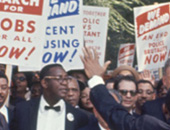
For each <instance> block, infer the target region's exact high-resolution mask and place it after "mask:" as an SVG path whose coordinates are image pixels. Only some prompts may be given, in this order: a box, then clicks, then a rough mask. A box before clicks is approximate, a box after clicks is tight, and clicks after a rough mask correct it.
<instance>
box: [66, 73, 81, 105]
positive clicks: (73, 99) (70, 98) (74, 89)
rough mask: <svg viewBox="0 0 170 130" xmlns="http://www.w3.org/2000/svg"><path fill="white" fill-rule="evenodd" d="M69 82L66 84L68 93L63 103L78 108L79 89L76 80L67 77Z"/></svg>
mask: <svg viewBox="0 0 170 130" xmlns="http://www.w3.org/2000/svg"><path fill="white" fill-rule="evenodd" d="M69 78H70V81H69V83H68V91H67V94H66V97H65V101H66V102H68V103H69V104H71V105H72V106H73V107H77V108H78V107H79V106H78V103H79V100H80V88H79V84H78V81H77V79H76V78H74V77H71V76H69Z"/></svg>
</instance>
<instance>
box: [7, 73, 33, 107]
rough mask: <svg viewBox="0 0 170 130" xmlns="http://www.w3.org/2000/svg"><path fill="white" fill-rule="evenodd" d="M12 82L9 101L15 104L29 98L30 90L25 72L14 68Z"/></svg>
mask: <svg viewBox="0 0 170 130" xmlns="http://www.w3.org/2000/svg"><path fill="white" fill-rule="evenodd" d="M12 82H13V85H12V87H11V89H12V95H11V97H10V103H11V104H12V105H14V106H15V105H16V104H17V103H19V102H22V101H26V100H30V98H31V91H30V88H29V83H28V76H27V74H26V73H24V72H18V70H14V72H13V76H12Z"/></svg>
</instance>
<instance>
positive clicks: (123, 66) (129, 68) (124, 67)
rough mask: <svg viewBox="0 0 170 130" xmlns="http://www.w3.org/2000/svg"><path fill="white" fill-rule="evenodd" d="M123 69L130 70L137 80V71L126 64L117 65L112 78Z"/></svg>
mask: <svg viewBox="0 0 170 130" xmlns="http://www.w3.org/2000/svg"><path fill="white" fill-rule="evenodd" d="M123 70H128V71H130V72H131V73H132V74H133V76H134V77H135V79H136V81H138V80H139V75H138V72H137V71H136V70H135V69H134V68H132V67H131V66H128V65H122V66H119V67H118V68H116V69H115V70H114V71H113V78H115V77H116V76H117V75H118V74H119V73H120V72H121V71H123Z"/></svg>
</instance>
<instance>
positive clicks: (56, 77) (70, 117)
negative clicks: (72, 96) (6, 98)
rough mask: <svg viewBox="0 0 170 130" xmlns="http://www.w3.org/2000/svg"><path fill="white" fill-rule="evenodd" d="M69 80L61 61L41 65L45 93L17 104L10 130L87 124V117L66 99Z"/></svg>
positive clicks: (62, 129)
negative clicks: (60, 63)
mask: <svg viewBox="0 0 170 130" xmlns="http://www.w3.org/2000/svg"><path fill="white" fill-rule="evenodd" d="M69 80H70V78H69V77H68V75H67V73H66V71H65V70H64V68H63V67H62V66H61V65H59V64H50V65H47V66H45V67H44V68H42V70H41V72H40V81H41V85H42V89H43V93H42V96H41V97H40V98H36V99H31V100H30V101H27V102H22V103H19V104H17V106H16V111H15V113H14V120H13V122H12V123H13V124H12V125H11V130H78V129H79V128H81V127H83V126H84V125H86V124H87V123H88V117H87V116H86V115H85V114H84V113H82V112H81V111H79V110H77V109H76V108H74V107H72V106H71V105H69V104H67V103H66V102H65V101H64V100H63V98H64V97H65V96H66V94H67V89H68V88H67V85H68V82H69Z"/></svg>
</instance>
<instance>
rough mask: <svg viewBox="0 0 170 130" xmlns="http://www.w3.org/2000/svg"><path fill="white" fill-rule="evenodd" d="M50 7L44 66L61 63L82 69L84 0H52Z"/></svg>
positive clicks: (68, 67) (65, 66)
mask: <svg viewBox="0 0 170 130" xmlns="http://www.w3.org/2000/svg"><path fill="white" fill-rule="evenodd" d="M49 8H50V9H49V10H50V13H49V15H48V22H47V24H48V25H47V27H46V43H45V44H44V54H43V56H42V64H43V65H42V66H44V65H47V64H51V63H60V64H62V65H63V66H64V68H65V69H66V70H70V69H82V68H83V64H82V62H81V60H80V57H79V55H80V52H81V51H82V47H83V26H82V0H65V1H63V0H57V1H56V0H52V1H50V7H49Z"/></svg>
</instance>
